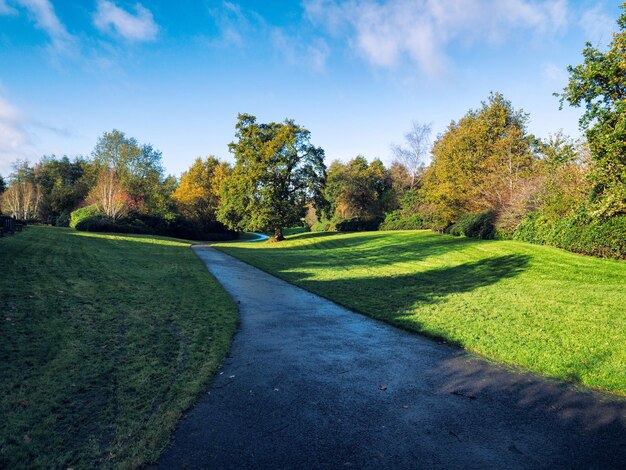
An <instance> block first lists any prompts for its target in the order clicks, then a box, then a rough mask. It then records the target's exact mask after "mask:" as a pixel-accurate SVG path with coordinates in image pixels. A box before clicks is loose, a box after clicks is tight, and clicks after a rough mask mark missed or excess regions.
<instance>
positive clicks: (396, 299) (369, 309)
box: [277, 255, 530, 341]
mask: <svg viewBox="0 0 626 470" xmlns="http://www.w3.org/2000/svg"><path fill="white" fill-rule="evenodd" d="M529 259H530V257H528V256H525V255H505V256H498V257H493V258H487V259H484V260H480V261H476V262H472V263H465V264H461V265H457V266H450V267H441V268H435V269H430V270H428V271H424V272H419V273H415V274H408V275H401V276H376V277H362V278H349V279H333V280H328V281H325V280H318V279H310V278H309V275H308V274H307V273H302V272H288V271H287V272H279V273H277V274H278V275H279V276H280V277H282V278H283V279H285V280H287V281H290V282H293V283H295V284H297V285H300V286H302V287H304V288H305V289H307V290H310V291H311V292H315V293H317V294H319V295H322V296H324V297H328V298H332V300H334V301H336V302H339V303H341V304H342V305H345V306H347V307H349V308H352V309H355V310H358V311H360V312H362V313H365V314H367V315H371V316H373V317H376V318H379V319H382V320H385V321H387V322H391V323H393V324H396V325H399V326H402V327H404V328H407V329H410V330H413V331H420V332H421V333H423V334H426V335H429V336H433V337H436V338H442V339H446V340H447V341H451V340H450V338H447V337H441V336H439V335H432V334H429V333H428V331H425V330H423V328H422V325H421V324H420V323H419V322H418V321H416V319H415V317H413V312H414V310H415V308H416V307H417V306H418V305H419V304H434V303H437V302H440V301H443V300H445V298H446V297H447V296H450V295H454V294H462V293H466V292H471V291H473V290H475V289H479V288H481V287H486V286H490V285H493V284H496V283H498V282H500V281H501V280H503V279H508V278H512V277H515V276H517V275H519V274H520V273H521V272H523V271H524V269H525V268H526V267H527V265H528V261H529Z"/></svg>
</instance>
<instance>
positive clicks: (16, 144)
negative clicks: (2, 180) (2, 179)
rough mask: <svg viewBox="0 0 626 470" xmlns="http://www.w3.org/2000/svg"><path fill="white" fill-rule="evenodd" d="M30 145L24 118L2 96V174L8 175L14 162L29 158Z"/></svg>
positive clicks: (0, 165)
mask: <svg viewBox="0 0 626 470" xmlns="http://www.w3.org/2000/svg"><path fill="white" fill-rule="evenodd" d="M30 143H31V140H30V136H29V134H28V132H27V131H26V128H25V120H24V116H23V115H22V113H21V112H20V111H19V110H18V109H17V108H16V107H15V106H13V105H12V104H10V103H9V102H8V101H7V100H6V99H5V98H4V97H2V96H0V173H2V174H6V172H7V171H8V170H9V169H10V168H11V163H12V162H14V161H15V160H17V159H22V158H25V157H27V156H28V152H27V147H28V146H29V145H30Z"/></svg>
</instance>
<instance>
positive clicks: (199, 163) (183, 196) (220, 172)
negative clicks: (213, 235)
mask: <svg viewBox="0 0 626 470" xmlns="http://www.w3.org/2000/svg"><path fill="white" fill-rule="evenodd" d="M230 172H231V168H230V165H228V163H226V162H220V161H219V160H218V159H217V158H215V157H214V156H209V157H207V158H206V159H205V160H202V159H201V158H197V159H196V161H195V162H194V163H193V164H192V165H191V167H190V168H189V170H187V171H186V172H185V173H183V175H182V176H181V178H180V184H179V186H178V188H176V190H175V191H174V193H173V194H172V198H173V199H174V200H175V201H176V203H177V205H178V207H179V209H180V211H181V212H182V213H183V214H184V215H186V216H187V217H189V218H190V219H193V220H195V221H198V222H200V223H206V222H215V221H216V220H217V211H218V208H219V205H220V194H221V191H222V187H223V185H224V182H225V181H226V178H228V176H229V175H230Z"/></svg>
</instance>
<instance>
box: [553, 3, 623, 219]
mask: <svg viewBox="0 0 626 470" xmlns="http://www.w3.org/2000/svg"><path fill="white" fill-rule="evenodd" d="M622 10H623V12H622V14H621V15H620V17H619V18H618V20H617V24H618V26H619V31H618V32H617V33H615V34H614V35H613V40H612V41H611V43H610V45H609V47H608V50H607V51H606V52H602V51H600V50H599V49H597V48H596V47H594V46H593V45H592V44H591V43H590V42H587V43H586V45H585V48H584V50H583V57H584V60H583V63H582V64H580V65H577V66H575V67H573V66H569V67H568V71H569V73H570V77H569V83H568V85H567V86H566V87H565V89H564V90H563V93H561V94H560V97H561V106H563V103H564V102H567V103H569V104H570V105H572V106H576V107H578V106H581V105H584V106H585V112H584V114H583V115H582V117H581V118H580V127H581V128H582V129H583V130H585V134H586V136H587V140H588V142H589V146H590V150H591V157H592V160H593V168H592V174H593V178H594V180H595V183H596V186H595V190H594V191H593V192H592V196H593V199H594V202H595V203H596V206H595V208H596V211H595V213H596V215H598V216H600V217H604V218H605V217H611V216H613V215H616V214H620V213H626V2H625V3H622Z"/></svg>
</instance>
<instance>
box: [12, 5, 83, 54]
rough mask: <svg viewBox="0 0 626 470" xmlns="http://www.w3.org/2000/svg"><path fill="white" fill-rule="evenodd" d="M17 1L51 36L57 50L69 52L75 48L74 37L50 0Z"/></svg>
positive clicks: (53, 46)
mask: <svg viewBox="0 0 626 470" xmlns="http://www.w3.org/2000/svg"><path fill="white" fill-rule="evenodd" d="M15 3H16V4H18V5H19V6H21V7H22V8H24V9H25V10H26V11H28V13H29V15H30V16H31V17H32V18H33V20H34V21H35V25H36V26H37V27H38V28H39V29H41V30H42V31H45V32H46V34H48V36H50V40H51V42H52V44H51V45H52V49H53V50H54V51H55V52H57V53H61V52H69V51H70V50H71V49H72V48H73V44H74V38H73V36H72V35H71V34H70V33H68V32H67V29H65V26H64V25H63V23H61V20H59V17H58V16H57V15H56V13H55V12H54V7H53V6H52V3H50V1H49V0H15Z"/></svg>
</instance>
